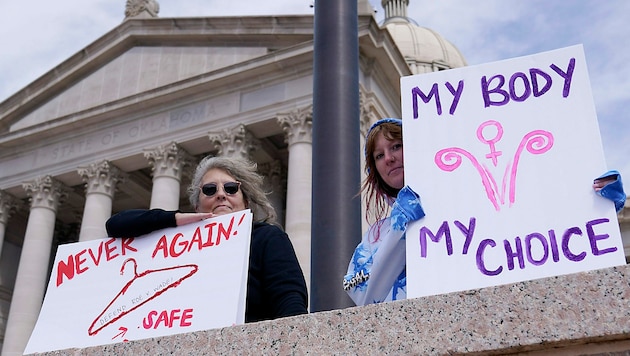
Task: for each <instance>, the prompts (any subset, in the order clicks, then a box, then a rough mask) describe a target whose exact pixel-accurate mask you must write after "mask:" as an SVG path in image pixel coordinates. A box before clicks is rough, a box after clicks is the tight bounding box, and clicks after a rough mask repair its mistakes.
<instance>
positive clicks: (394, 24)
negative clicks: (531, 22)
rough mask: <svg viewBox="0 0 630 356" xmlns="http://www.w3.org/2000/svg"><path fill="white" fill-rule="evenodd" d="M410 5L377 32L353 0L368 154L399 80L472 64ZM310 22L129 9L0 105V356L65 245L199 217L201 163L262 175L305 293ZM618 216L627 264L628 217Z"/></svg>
mask: <svg viewBox="0 0 630 356" xmlns="http://www.w3.org/2000/svg"><path fill="white" fill-rule="evenodd" d="M408 3H409V0H382V6H383V9H384V20H383V21H382V22H378V21H377V19H376V18H375V16H374V9H373V8H372V6H371V5H370V4H369V3H368V1H367V0H358V15H359V19H358V25H359V28H358V36H359V38H358V40H359V41H358V42H359V99H360V127H361V132H357V133H356V135H358V136H359V137H360V140H361V144H363V140H364V139H363V137H364V135H365V132H366V130H367V129H368V128H369V126H370V125H371V124H372V123H373V122H374V121H376V120H378V119H380V118H383V117H400V116H401V103H400V78H401V77H402V76H407V75H412V74H420V73H426V72H433V71H439V70H447V69H450V68H457V67H462V66H466V60H465V59H464V57H463V56H462V54H461V53H460V52H459V50H458V49H457V48H456V47H455V46H454V45H453V44H452V43H451V42H449V41H448V40H447V39H445V38H443V37H442V36H441V35H440V34H438V33H436V32H435V31H433V30H431V29H427V28H424V27H421V26H419V25H418V24H416V22H414V21H413V20H412V19H409V18H408V17H407V6H408ZM134 4H135V5H134ZM123 10H124V9H123V8H122V6H121V13H122V12H123ZM379 11H380V10H379ZM313 24H314V17H313V15H282V16H243V17H194V18H163V17H160V16H159V11H158V10H157V3H156V2H155V1H154V0H152V1H127V7H126V11H125V18H124V20H122V21H121V23H120V24H119V25H118V26H116V27H115V28H112V29H111V30H110V31H109V32H107V33H104V34H103V35H102V36H101V37H100V38H98V39H96V40H95V41H94V42H92V43H91V44H89V45H88V46H87V47H85V48H83V49H82V50H81V51H79V52H78V53H76V54H75V55H73V56H72V57H70V58H68V59H66V60H65V61H63V62H62V63H60V64H59V65H58V66H56V67H55V68H50V70H49V71H48V72H46V73H45V74H44V75H42V76H41V77H40V78H38V79H37V80H35V81H34V82H32V83H30V84H29V85H28V86H26V87H25V88H23V89H22V90H20V91H18V92H16V93H14V94H13V95H12V96H10V97H9V98H7V99H6V100H5V101H4V102H1V103H0V172H1V174H0V251H1V255H0V345H2V353H3V354H5V353H6V354H22V352H21V351H22V350H23V349H24V347H25V346H26V343H27V342H28V338H29V336H30V333H31V331H32V329H33V327H34V325H35V322H36V320H37V316H38V314H39V309H40V307H41V303H42V300H43V298H44V293H45V290H46V286H47V283H48V277H49V274H50V268H51V263H52V260H53V259H54V253H55V250H56V247H57V246H58V245H60V244H65V243H70V242H76V241H86V240H91V239H98V238H104V237H107V233H106V231H105V225H104V223H105V221H106V220H107V219H108V218H109V217H110V216H111V215H112V214H115V213H117V212H119V211H121V210H125V209H131V208H162V209H166V210H176V209H180V210H182V211H192V208H191V206H190V203H189V202H188V199H187V195H186V188H187V186H188V184H189V183H190V179H191V173H192V170H193V168H194V167H195V166H196V164H197V162H199V160H200V159H201V158H202V157H205V156H207V155H218V156H227V157H246V158H248V159H250V160H252V161H254V162H256V163H257V164H258V170H259V172H260V173H261V174H262V175H263V176H264V177H265V184H266V186H265V189H266V190H267V191H269V192H271V195H270V198H271V199H270V200H271V202H272V203H273V205H274V206H275V208H276V210H277V212H278V216H279V222H280V224H281V225H282V226H283V228H284V229H285V230H286V232H287V233H288V235H289V236H290V238H291V240H292V242H293V245H294V247H295V250H296V253H297V255H298V259H299V261H300V264H301V266H302V269H303V271H304V273H305V277H306V279H307V284H308V281H309V280H310V273H311V268H310V255H311V250H310V249H311V247H310V246H311V184H312V176H311V172H312V170H311V169H312V168H311V162H312V156H313V152H312V132H311V127H312V112H313V78H314V73H313V54H314V46H313V34H314V28H313ZM362 166H363V165H362ZM357 191H358V187H357ZM362 216H363V214H362ZM619 221H620V225H621V228H622V234H623V236H624V246H625V251H626V256H628V255H630V213H629V210H628V207H626V208H625V209H624V210H623V211H622V212H621V213H620V214H619ZM365 226H367V225H366V223H364V227H365ZM349 257H350V256H348V258H349ZM340 280H341V277H340ZM339 288H341V282H340V286H339Z"/></svg>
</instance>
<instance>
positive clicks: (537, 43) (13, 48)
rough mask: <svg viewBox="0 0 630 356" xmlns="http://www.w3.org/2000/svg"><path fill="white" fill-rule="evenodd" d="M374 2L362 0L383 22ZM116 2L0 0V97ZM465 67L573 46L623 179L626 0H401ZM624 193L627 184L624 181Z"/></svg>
mask: <svg viewBox="0 0 630 356" xmlns="http://www.w3.org/2000/svg"><path fill="white" fill-rule="evenodd" d="M158 2H159V4H160V12H159V16H160V17H184V16H224V15H237V16H245V15H272V14H312V13H313V11H314V10H313V9H312V8H311V7H310V6H309V5H310V4H311V1H310V0H267V1H259V0H238V1H225V0H158ZM380 2H381V1H380V0H370V3H371V4H372V6H373V7H374V8H375V10H377V12H376V17H377V19H378V20H379V21H381V20H382V18H383V9H382V8H381V5H380ZM125 3H126V0H55V1H45V0H35V1H28V2H24V1H9V0H1V1H0V19H1V20H0V48H1V49H2V55H0V102H1V101H4V100H5V99H6V98H8V97H9V96H11V95H12V94H14V93H15V92H17V91H18V90H20V89H22V88H24V87H25V86H27V85H28V84H29V83H31V82H32V81H34V80H35V79H37V78H38V77H39V76H41V75H43V74H44V73H46V72H47V71H49V70H51V69H53V68H54V67H55V66H57V65H58V64H60V63H61V62H62V61H63V60H65V59H67V58H68V57H70V56H71V55H73V54H75V53H77V52H78V51H80V50H81V49H82V48H84V47H85V46H87V45H88V44H90V43H91V42H93V41H95V40H96V39H98V38H99V37H100V36H102V35H103V34H105V33H106V32H108V31H110V30H111V29H113V28H114V27H116V26H117V25H119V24H120V23H121V22H122V20H123V18H124V10H125ZM408 16H409V17H410V18H412V19H413V20H415V21H416V22H417V23H418V25H420V26H423V27H428V28H430V29H432V30H435V31H437V32H438V33H440V34H441V35H442V36H443V37H444V38H446V39H447V40H449V41H451V42H452V43H453V44H455V46H457V47H458V48H459V49H460V51H461V52H462V53H463V55H464V57H465V58H466V60H467V62H468V64H469V65H474V64H480V63H485V62H492V61H497V60H502V59H508V58H513V57H518V56H523V55H529V54H534V53H538V52H542V51H548V50H553V49H557V48H562V47H566V46H571V45H575V44H583V45H584V51H585V54H586V60H587V65H588V68H589V76H590V80H591V86H592V89H593V97H594V100H595V106H596V108H597V113H598V120H599V124H600V130H601V133H602V139H603V142H604V152H605V154H606V160H607V163H608V166H609V168H614V169H618V170H620V171H621V172H622V173H623V174H622V175H623V177H624V178H625V180H626V181H628V182H630V159H629V157H630V137H629V136H630V120H629V114H628V108H629V107H630V46H627V42H628V39H629V38H630V26H629V25H628V22H629V20H630V1H627V0H605V1H601V0H527V1H524V0H476V1H472V0H431V1H430V0H410V4H409V11H408ZM624 185H625V186H626V191H628V190H629V189H628V188H627V187H630V185H629V184H628V183H627V182H626V184H624Z"/></svg>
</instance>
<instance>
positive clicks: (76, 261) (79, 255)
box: [74, 250, 88, 274]
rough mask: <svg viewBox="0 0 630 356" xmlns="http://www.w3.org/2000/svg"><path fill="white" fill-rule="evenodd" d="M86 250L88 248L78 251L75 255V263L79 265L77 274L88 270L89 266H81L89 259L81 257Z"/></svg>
mask: <svg viewBox="0 0 630 356" xmlns="http://www.w3.org/2000/svg"><path fill="white" fill-rule="evenodd" d="M86 252H87V250H83V251H81V252H79V253H77V254H76V256H74V261H75V265H76V266H77V274H81V273H83V272H85V271H87V270H88V268H87V267H84V268H81V265H82V264H83V262H85V261H87V259H85V258H81V256H83V254H85V253H86Z"/></svg>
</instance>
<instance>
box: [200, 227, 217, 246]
mask: <svg viewBox="0 0 630 356" xmlns="http://www.w3.org/2000/svg"><path fill="white" fill-rule="evenodd" d="M216 224H217V223H216V222H213V223H210V224H207V225H206V226H204V227H205V228H206V229H207V230H208V240H207V241H206V243H204V244H203V247H210V246H214V242H212V230H213V228H214V225H216Z"/></svg>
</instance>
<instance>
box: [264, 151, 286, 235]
mask: <svg viewBox="0 0 630 356" xmlns="http://www.w3.org/2000/svg"><path fill="white" fill-rule="evenodd" d="M258 171H259V172H260V174H262V175H263V176H264V177H265V190H266V191H267V192H269V201H270V202H271V205H273V207H274V208H275V209H276V214H277V215H278V223H279V224H280V225H282V226H285V221H284V197H285V192H286V190H285V189H284V186H285V184H286V180H285V179H284V177H283V167H282V162H280V160H275V161H272V162H267V163H263V164H261V165H259V166H258Z"/></svg>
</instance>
